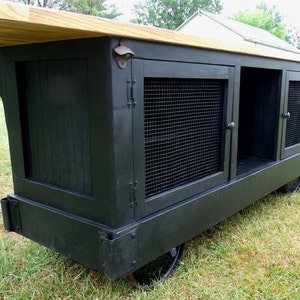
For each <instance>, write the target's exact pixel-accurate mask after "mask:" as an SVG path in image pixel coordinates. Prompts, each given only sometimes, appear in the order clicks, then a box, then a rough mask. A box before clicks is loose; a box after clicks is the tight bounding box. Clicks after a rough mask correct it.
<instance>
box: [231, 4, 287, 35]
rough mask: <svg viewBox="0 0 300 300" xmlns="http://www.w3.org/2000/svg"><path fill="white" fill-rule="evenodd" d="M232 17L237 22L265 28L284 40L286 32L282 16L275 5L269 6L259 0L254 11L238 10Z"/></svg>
mask: <svg viewBox="0 0 300 300" xmlns="http://www.w3.org/2000/svg"><path fill="white" fill-rule="evenodd" d="M233 18H234V19H235V20H237V21H239V22H242V23H246V24H249V25H252V26H255V27H258V28H261V29H265V30H267V31H269V32H271V33H272V34H274V35H275V36H277V37H279V38H281V39H282V40H286V37H287V32H286V27H285V25H284V24H283V16H282V15H281V14H280V12H279V11H277V10H276V7H275V6H272V7H271V8H270V7H268V6H267V5H266V4H265V3H263V2H261V3H260V4H258V5H257V6H256V10H255V11H253V12H250V11H239V12H237V13H236V14H235V15H234V17H233Z"/></svg>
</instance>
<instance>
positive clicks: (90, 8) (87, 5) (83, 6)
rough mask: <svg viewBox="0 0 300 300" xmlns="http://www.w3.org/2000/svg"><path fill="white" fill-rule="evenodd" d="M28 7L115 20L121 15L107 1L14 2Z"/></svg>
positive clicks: (42, 0) (41, 0)
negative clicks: (52, 9)
mask: <svg viewBox="0 0 300 300" xmlns="http://www.w3.org/2000/svg"><path fill="white" fill-rule="evenodd" d="M12 1H14V2H20V3H23V4H27V5H33V6H38V7H47V8H55V9H59V10H65V11H70V12H76V13H82V14H86V15H93V16H99V17H104V18H109V19H114V18H116V17H118V16H120V15H121V13H119V12H118V11H117V8H116V6H115V5H110V6H107V5H106V4H105V2H106V1H107V0H12Z"/></svg>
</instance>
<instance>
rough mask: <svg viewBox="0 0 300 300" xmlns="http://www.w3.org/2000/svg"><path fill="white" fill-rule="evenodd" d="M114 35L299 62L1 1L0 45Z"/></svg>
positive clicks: (261, 48) (271, 52)
mask: <svg viewBox="0 0 300 300" xmlns="http://www.w3.org/2000/svg"><path fill="white" fill-rule="evenodd" d="M100 36H116V37H120V38H132V39H138V40H146V41H152V42H160V43H166V44H176V45H182V46H189V47H196V48H205V49H213V50H218V51H226V52H233V53H241V54H248V55H255V56H263V57H274V58H278V59H284V60H291V61H300V52H299V51H298V50H297V49H296V48H295V51H291V50H286V49H281V48H276V47H272V46H266V45H258V44H255V43H253V45H250V46H249V43H244V42H238V43H232V42H231V43H226V42H222V41H218V40H216V39H215V40H213V39H205V38H201V37H197V36H193V35H187V34H182V33H179V32H176V31H171V30H165V29H158V28H154V27H148V26H140V25H134V24H129V23H122V22H118V21H113V20H109V19H104V18H98V17H92V16H86V15H81V14H75V13H68V12H62V11H57V10H51V9H44V8H36V7H31V6H27V5H19V4H15V3H10V2H0V47H6V46H13V45H22V44H33V43H43V42H49V41H61V40H70V39H81V38H91V37H100Z"/></svg>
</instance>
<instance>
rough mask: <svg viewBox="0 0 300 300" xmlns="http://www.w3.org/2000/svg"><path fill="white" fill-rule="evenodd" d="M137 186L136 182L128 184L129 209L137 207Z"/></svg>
mask: <svg viewBox="0 0 300 300" xmlns="http://www.w3.org/2000/svg"><path fill="white" fill-rule="evenodd" d="M137 184H138V181H137V180H135V181H133V182H130V183H129V206H130V207H131V208H133V207H135V206H137V205H138V200H137V197H136V188H137Z"/></svg>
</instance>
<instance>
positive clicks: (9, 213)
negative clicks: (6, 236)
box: [1, 197, 22, 233]
mask: <svg viewBox="0 0 300 300" xmlns="http://www.w3.org/2000/svg"><path fill="white" fill-rule="evenodd" d="M1 208H2V214H3V223H4V228H5V230H7V231H15V232H17V233H21V232H22V228H21V221H20V213H19V204H18V201H16V200H13V199H11V198H9V197H7V198H4V199H2V200H1Z"/></svg>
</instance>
